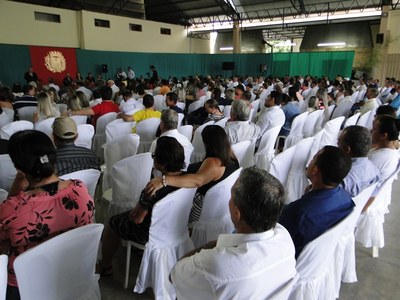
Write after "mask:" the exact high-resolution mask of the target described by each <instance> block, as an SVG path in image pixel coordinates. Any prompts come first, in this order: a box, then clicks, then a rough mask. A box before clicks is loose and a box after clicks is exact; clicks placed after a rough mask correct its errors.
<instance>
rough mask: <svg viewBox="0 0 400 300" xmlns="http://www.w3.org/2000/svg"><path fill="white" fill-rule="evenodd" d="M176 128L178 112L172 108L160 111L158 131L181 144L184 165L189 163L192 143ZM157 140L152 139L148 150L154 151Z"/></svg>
mask: <svg viewBox="0 0 400 300" xmlns="http://www.w3.org/2000/svg"><path fill="white" fill-rule="evenodd" d="M177 128H178V113H177V112H176V111H174V110H172V109H166V110H164V111H163V112H162V113H161V120H160V131H161V135H160V137H162V136H169V137H173V138H175V139H176V140H177V141H178V142H179V144H181V145H182V147H183V150H184V152H185V164H186V167H187V166H188V165H189V164H190V156H191V155H192V152H193V145H192V143H191V142H190V141H189V140H188V139H187V137H186V136H184V135H183V134H180V133H179V132H178V130H177ZM156 145H157V140H154V141H153V143H152V144H151V146H150V152H151V153H154V151H155V150H156Z"/></svg>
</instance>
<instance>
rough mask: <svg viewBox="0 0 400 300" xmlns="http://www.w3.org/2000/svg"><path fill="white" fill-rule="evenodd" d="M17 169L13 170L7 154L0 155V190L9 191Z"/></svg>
mask: <svg viewBox="0 0 400 300" xmlns="http://www.w3.org/2000/svg"><path fill="white" fill-rule="evenodd" d="M15 175H17V169H15V167H14V164H13V162H12V161H11V157H10V155H8V154H1V155H0V188H2V189H5V190H6V191H8V192H9V191H10V188H11V186H12V184H13V182H14V179H15Z"/></svg>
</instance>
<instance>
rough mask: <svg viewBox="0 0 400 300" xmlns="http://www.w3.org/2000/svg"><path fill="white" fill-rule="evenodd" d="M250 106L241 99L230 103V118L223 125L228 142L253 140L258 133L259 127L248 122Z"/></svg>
mask: <svg viewBox="0 0 400 300" xmlns="http://www.w3.org/2000/svg"><path fill="white" fill-rule="evenodd" d="M249 117H250V107H249V105H248V104H247V103H246V102H245V101H243V100H236V101H234V102H233V103H232V107H231V118H230V119H229V121H228V122H227V123H226V125H225V131H226V134H227V135H228V139H229V142H230V143H231V145H232V144H236V143H239V142H241V141H246V140H255V139H257V138H258V136H259V135H260V127H258V126H257V125H256V124H254V123H252V122H249Z"/></svg>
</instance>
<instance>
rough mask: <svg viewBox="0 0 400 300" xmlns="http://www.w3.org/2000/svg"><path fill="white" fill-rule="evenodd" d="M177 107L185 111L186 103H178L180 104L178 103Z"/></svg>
mask: <svg viewBox="0 0 400 300" xmlns="http://www.w3.org/2000/svg"><path fill="white" fill-rule="evenodd" d="M176 106H178V107H179V108H180V109H182V110H185V107H186V103H185V102H181V101H178V102H176Z"/></svg>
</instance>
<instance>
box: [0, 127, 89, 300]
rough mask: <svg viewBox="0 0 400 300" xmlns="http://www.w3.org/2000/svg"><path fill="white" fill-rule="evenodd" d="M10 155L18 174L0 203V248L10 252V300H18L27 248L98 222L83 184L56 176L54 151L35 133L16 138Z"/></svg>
mask: <svg viewBox="0 0 400 300" xmlns="http://www.w3.org/2000/svg"><path fill="white" fill-rule="evenodd" d="M8 151H9V154H10V157H11V159H12V161H13V163H14V166H15V168H16V169H17V171H18V173H17V175H16V177H15V180H14V183H13V186H12V187H11V190H10V193H9V197H8V199H7V200H5V201H4V202H3V203H1V204H0V250H1V252H3V253H8V256H9V261H8V287H7V299H19V291H18V286H17V281H16V277H15V273H14V268H13V264H14V260H15V258H16V257H17V256H18V255H20V254H21V253H23V252H25V251H26V250H28V249H30V248H32V247H34V246H36V245H38V244H40V243H42V242H44V241H46V240H48V239H50V238H52V237H54V236H56V235H58V234H60V233H63V232H65V231H68V230H70V229H73V228H76V227H80V226H83V225H86V224H90V223H92V222H93V214H94V202H93V199H92V198H91V196H90V195H89V193H88V191H87V188H86V186H85V185H84V184H83V183H82V182H81V181H78V180H65V181H64V180H60V179H59V178H58V177H57V175H56V174H55V168H54V164H55V160H56V154H55V148H54V145H53V143H52V141H51V140H50V138H49V137H48V136H47V135H46V134H44V133H42V132H40V131H35V130H24V131H20V132H17V133H15V134H14V135H12V136H11V138H10V141H9V146H8Z"/></svg>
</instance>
